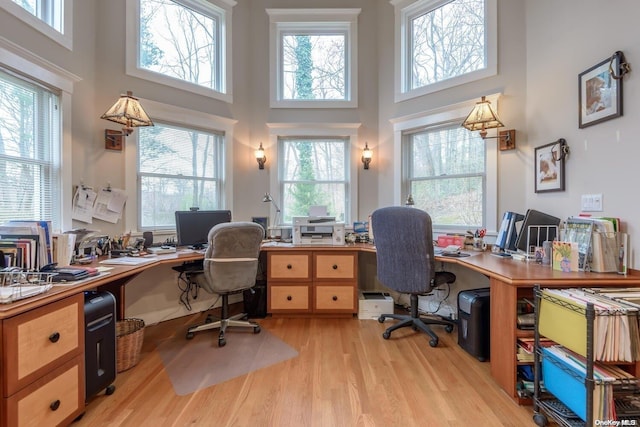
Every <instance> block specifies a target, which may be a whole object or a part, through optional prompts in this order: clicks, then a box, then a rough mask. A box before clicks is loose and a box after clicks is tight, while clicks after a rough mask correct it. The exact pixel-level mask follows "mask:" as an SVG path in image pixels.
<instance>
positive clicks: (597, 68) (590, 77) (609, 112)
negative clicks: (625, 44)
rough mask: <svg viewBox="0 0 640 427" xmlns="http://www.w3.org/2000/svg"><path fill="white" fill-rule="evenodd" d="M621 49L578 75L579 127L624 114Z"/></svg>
mask: <svg viewBox="0 0 640 427" xmlns="http://www.w3.org/2000/svg"><path fill="white" fill-rule="evenodd" d="M621 57H622V52H616V53H615V54H613V55H612V56H611V57H610V58H607V59H605V60H604V61H602V62H600V63H599V64H596V65H594V66H593V67H591V68H589V69H588V70H586V71H583V72H582V73H580V74H579V75H578V90H579V92H578V95H579V111H578V117H579V120H578V127H579V128H580V129H582V128H585V127H587V126H591V125H595V124H598V123H601V122H604V121H606V120H610V119H613V118H615V117H620V116H622V78H621V77H618V76H617V75H618V74H619V70H620V69H621V68H620V66H621Z"/></svg>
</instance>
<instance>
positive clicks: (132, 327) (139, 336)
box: [116, 319, 144, 372]
mask: <svg viewBox="0 0 640 427" xmlns="http://www.w3.org/2000/svg"><path fill="white" fill-rule="evenodd" d="M116 337H117V343H116V350H117V359H116V369H117V371H118V372H122V371H126V370H127V369H129V368H132V367H134V366H135V365H137V364H138V362H139V361H140V351H141V350H142V341H143V340H144V320H142V319H124V320H120V321H118V322H116Z"/></svg>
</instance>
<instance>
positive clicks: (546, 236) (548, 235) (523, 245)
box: [516, 209, 560, 253]
mask: <svg viewBox="0 0 640 427" xmlns="http://www.w3.org/2000/svg"><path fill="white" fill-rule="evenodd" d="M559 225H560V218H556V217H555V216H552V215H549V214H546V213H544V212H540V211H537V210H535V209H529V210H527V213H526V215H525V216H524V221H523V222H522V227H520V232H519V233H518V239H517V240H516V249H517V250H518V251H520V252H525V253H529V252H530V251H529V248H530V247H532V246H533V247H536V246H542V242H544V241H546V240H549V241H551V240H554V239H555V238H556V236H557V233H558V226H559ZM531 226H533V227H531ZM537 226H541V227H537ZM547 226H551V227H547ZM530 227H531V228H530ZM527 245H528V246H527Z"/></svg>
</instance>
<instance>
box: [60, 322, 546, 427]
mask: <svg viewBox="0 0 640 427" xmlns="http://www.w3.org/2000/svg"><path fill="white" fill-rule="evenodd" d="M202 318H203V315H202V314H198V315H193V316H187V317H183V318H180V319H174V320H171V321H167V322H163V323H161V324H158V325H153V326H148V327H147V328H146V330H145V343H144V346H143V350H142V357H141V361H140V363H139V364H138V365H137V366H135V367H134V368H132V369H130V370H128V371H125V372H123V373H121V374H118V376H117V378H116V381H115V385H116V391H115V393H114V394H113V395H111V396H105V395H104V393H100V394H99V395H97V396H95V397H94V398H92V399H91V400H90V402H89V404H88V405H87V407H86V412H85V414H84V416H83V417H82V418H81V419H80V420H79V421H77V422H75V423H74V424H73V426H76V427H81V426H92V427H93V426H136V427H138V426H186V425H193V426H216V427H222V426H234V427H237V426H252V427H261V426H269V427H271V426H287V427H288V426H296V427H305V426H328V427H329V426H330V427H334V426H379V427H390V426H403V427H404V426H421V427H424V426H458V427H459V426H514V427H516V426H517V427H522V426H534V425H535V424H534V423H533V421H532V408H531V407H521V406H518V405H516V404H515V403H513V401H511V399H510V398H509V397H507V395H506V394H505V393H504V392H503V391H501V390H500V389H499V388H498V386H496V384H495V383H494V382H493V380H492V379H491V377H490V374H489V364H488V363H481V362H479V361H478V360H477V359H475V358H474V357H472V356H471V355H469V354H468V353H466V352H465V351H464V350H463V349H461V348H460V347H459V346H458V345H457V331H455V330H454V332H453V333H452V334H447V333H446V332H444V329H443V328H441V327H439V326H436V327H434V329H435V330H436V333H437V334H438V335H439V337H440V344H439V345H438V347H436V348H432V347H430V346H429V343H428V339H427V337H426V336H425V335H423V334H419V333H416V332H413V331H411V330H410V329H404V330H399V331H396V332H394V333H393V335H392V337H391V339H389V340H384V339H382V336H381V334H382V331H383V330H384V329H385V327H386V326H388V325H390V324H391V322H392V321H391V320H387V322H386V323H385V324H380V323H378V322H377V321H375V320H358V319H356V318H352V319H308V318H307V319H290V318H284V319H283V318H278V319H273V318H267V319H259V320H258V322H259V323H260V325H261V326H262V328H263V329H264V330H268V331H269V332H270V333H272V334H274V335H276V336H278V337H279V338H280V339H282V340H284V341H285V342H286V343H288V344H289V345H290V346H292V347H294V348H295V349H296V350H297V351H298V353H299V355H298V357H295V358H293V359H289V360H287V361H285V362H282V363H279V364H276V365H273V366H270V367H267V368H264V369H260V370H258V371H254V372H251V373H249V374H247V375H244V376H242V377H238V378H235V379H232V380H229V381H227V382H224V383H221V384H218V385H215V386H212V387H209V388H206V389H203V390H200V391H197V392H195V393H193V394H191V395H186V396H177V395H176V394H175V392H174V390H173V388H172V385H171V382H170V380H169V378H168V376H167V374H166V372H165V371H164V368H163V365H162V361H161V359H160V357H159V355H158V352H157V351H156V349H155V346H156V343H157V342H159V341H161V340H162V339H164V338H166V337H169V336H171V335H173V334H180V335H182V334H184V333H185V331H186V328H187V325H189V324H192V323H196V322H197V321H198V320H202ZM203 333H207V332H203ZM209 334H211V339H212V340H216V339H217V334H216V333H215V332H213V333H211V332H209ZM231 340H233V332H228V334H227V341H228V342H231Z"/></svg>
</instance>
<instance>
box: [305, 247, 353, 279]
mask: <svg viewBox="0 0 640 427" xmlns="http://www.w3.org/2000/svg"><path fill="white" fill-rule="evenodd" d="M314 265H315V274H314V278H315V279H322V280H326V279H355V278H356V271H357V254H356V253H355V252H349V253H341V254H336V253H317V254H315V264H314Z"/></svg>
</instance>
